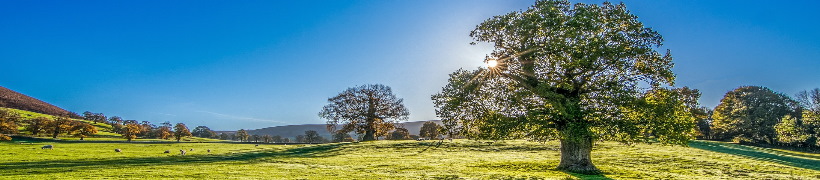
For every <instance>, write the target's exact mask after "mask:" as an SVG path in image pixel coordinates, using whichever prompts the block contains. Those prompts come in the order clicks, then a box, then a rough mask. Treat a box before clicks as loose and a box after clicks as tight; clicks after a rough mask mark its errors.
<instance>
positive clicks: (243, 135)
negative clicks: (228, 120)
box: [235, 129, 250, 141]
mask: <svg viewBox="0 0 820 180" xmlns="http://www.w3.org/2000/svg"><path fill="white" fill-rule="evenodd" d="M235 136H236V138H237V140H239V141H248V137H250V135H248V131H245V129H240V130H239V131H236V134H235Z"/></svg>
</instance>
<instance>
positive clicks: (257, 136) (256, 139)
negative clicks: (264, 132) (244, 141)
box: [251, 134, 262, 142]
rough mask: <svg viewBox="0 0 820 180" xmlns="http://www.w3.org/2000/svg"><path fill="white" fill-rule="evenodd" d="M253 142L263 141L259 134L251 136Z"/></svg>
mask: <svg viewBox="0 0 820 180" xmlns="http://www.w3.org/2000/svg"><path fill="white" fill-rule="evenodd" d="M251 140H253V142H259V140H262V136H259V135H258V134H254V135H251Z"/></svg>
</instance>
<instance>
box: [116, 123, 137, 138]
mask: <svg viewBox="0 0 820 180" xmlns="http://www.w3.org/2000/svg"><path fill="white" fill-rule="evenodd" d="M140 130H142V127H140V125H139V124H125V126H123V128H122V131H120V134H122V137H123V138H125V139H128V141H129V142H130V141H131V140H134V139H136V138H137V134H139V133H140Z"/></svg>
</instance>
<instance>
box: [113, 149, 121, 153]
mask: <svg viewBox="0 0 820 180" xmlns="http://www.w3.org/2000/svg"><path fill="white" fill-rule="evenodd" d="M114 152H122V150H120V149H114Z"/></svg>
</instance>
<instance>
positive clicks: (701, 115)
mask: <svg viewBox="0 0 820 180" xmlns="http://www.w3.org/2000/svg"><path fill="white" fill-rule="evenodd" d="M692 114H693V115H694V117H695V121H696V122H695V126H696V127H695V130H696V131H697V133H695V137H697V138H699V139H712V121H713V120H712V110H711V109H709V108H706V107H702V108H700V109H697V110H695V111H693V112H692Z"/></svg>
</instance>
